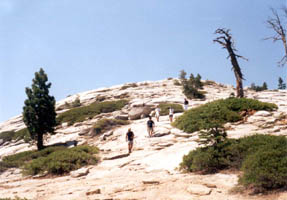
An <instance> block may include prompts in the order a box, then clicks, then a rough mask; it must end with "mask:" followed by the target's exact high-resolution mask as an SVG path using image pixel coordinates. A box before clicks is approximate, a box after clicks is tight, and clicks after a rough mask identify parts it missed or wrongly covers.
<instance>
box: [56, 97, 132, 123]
mask: <svg viewBox="0 0 287 200" xmlns="http://www.w3.org/2000/svg"><path fill="white" fill-rule="evenodd" d="M126 104H127V101H126V100H119V101H105V102H94V103H92V104H91V105H88V106H83V107H79V108H73V109H71V110H69V111H67V112H64V113H61V114H60V115H59V116H58V117H57V123H58V124H61V123H63V122H68V124H69V125H72V124H74V123H76V122H82V121H85V120H86V119H87V118H89V119H91V118H93V117H94V116H96V115H98V114H100V113H108V112H113V111H116V110H120V109H122V108H123V107H124V106H125V105H126Z"/></svg>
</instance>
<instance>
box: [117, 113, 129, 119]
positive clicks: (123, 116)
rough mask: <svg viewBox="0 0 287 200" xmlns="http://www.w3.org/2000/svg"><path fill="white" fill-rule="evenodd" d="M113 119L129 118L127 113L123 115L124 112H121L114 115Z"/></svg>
mask: <svg viewBox="0 0 287 200" xmlns="http://www.w3.org/2000/svg"><path fill="white" fill-rule="evenodd" d="M115 119H119V120H128V119H129V116H128V115H125V114H121V115H117V116H115Z"/></svg>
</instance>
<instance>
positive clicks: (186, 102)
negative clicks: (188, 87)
mask: <svg viewBox="0 0 287 200" xmlns="http://www.w3.org/2000/svg"><path fill="white" fill-rule="evenodd" d="M183 104H184V110H187V109H188V100H187V99H186V98H184V102H183Z"/></svg>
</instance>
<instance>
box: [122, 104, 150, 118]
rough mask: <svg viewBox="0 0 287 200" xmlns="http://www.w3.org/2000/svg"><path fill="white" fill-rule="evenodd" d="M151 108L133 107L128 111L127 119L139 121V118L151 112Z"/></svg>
mask: <svg viewBox="0 0 287 200" xmlns="http://www.w3.org/2000/svg"><path fill="white" fill-rule="evenodd" d="M151 110H152V109H151V108H150V107H148V106H143V107H133V108H132V109H131V110H130V111H129V114H128V116H129V119H130V120H137V119H140V118H141V116H143V115H144V116H148V115H149V114H150V112H151Z"/></svg>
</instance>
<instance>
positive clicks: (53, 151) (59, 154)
mask: <svg viewBox="0 0 287 200" xmlns="http://www.w3.org/2000/svg"><path fill="white" fill-rule="evenodd" d="M97 153H98V148H96V147H91V146H87V145H83V146H77V147H73V148H70V149H68V148H66V147H64V146H58V147H48V148H45V149H43V150H41V151H36V150H35V151H25V152H21V153H18V154H15V155H11V156H6V157H4V158H3V160H2V161H1V162H0V172H3V171H5V170H6V169H8V168H12V167H16V168H23V169H24V171H23V172H24V174H29V175H36V174H41V173H43V172H48V173H50V174H58V175H59V174H64V173H67V172H69V171H71V170H75V169H78V168H80V167H82V166H84V165H89V164H96V163H97V162H98V158H97V157H95V156H94V154H97Z"/></svg>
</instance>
